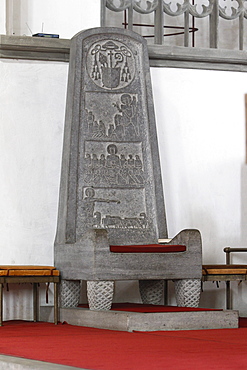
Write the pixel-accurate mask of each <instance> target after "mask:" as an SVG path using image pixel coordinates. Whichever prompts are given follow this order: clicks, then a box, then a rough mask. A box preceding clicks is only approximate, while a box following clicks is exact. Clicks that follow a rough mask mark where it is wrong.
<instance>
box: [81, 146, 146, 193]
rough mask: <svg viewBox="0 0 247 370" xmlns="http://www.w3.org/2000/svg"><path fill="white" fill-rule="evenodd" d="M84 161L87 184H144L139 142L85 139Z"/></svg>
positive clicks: (127, 185)
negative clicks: (110, 141) (106, 141)
mask: <svg viewBox="0 0 247 370" xmlns="http://www.w3.org/2000/svg"><path fill="white" fill-rule="evenodd" d="M131 150H132V151H131ZM127 153H128V154H127ZM84 163H85V171H84V173H85V175H84V181H85V183H87V184H92V185H98V184H101V185H105V186H112V185H120V186H126V187H129V186H143V185H144V171H143V161H142V154H141V144H140V143H124V144H120V143H116V144H114V143H110V144H108V143H101V142H93V141H91V142H89V141H87V142H86V151H85V162H84Z"/></svg>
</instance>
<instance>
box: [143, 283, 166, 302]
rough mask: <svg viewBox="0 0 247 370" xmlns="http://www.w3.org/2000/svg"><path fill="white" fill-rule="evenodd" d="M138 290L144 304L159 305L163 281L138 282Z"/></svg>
mask: <svg viewBox="0 0 247 370" xmlns="http://www.w3.org/2000/svg"><path fill="white" fill-rule="evenodd" d="M139 290H140V294H141V299H142V302H143V303H144V304H161V303H162V297H163V293H164V280H139Z"/></svg>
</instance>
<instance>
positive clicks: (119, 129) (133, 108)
mask: <svg viewBox="0 0 247 370" xmlns="http://www.w3.org/2000/svg"><path fill="white" fill-rule="evenodd" d="M137 99H138V97H137V94H127V93H125V94H102V93H100V94H99V93H87V94H86V104H85V106H86V107H85V109H86V122H87V135H88V136H89V137H91V138H93V139H97V138H112V139H114V140H119V141H121V140H129V141H132V140H133V139H136V138H139V137H140V127H139V120H138V117H139V110H138V105H137V103H138V100H137ZM99 105H100V106H104V107H105V109H104V111H103V112H102V109H101V110H99V109H98V107H99Z"/></svg>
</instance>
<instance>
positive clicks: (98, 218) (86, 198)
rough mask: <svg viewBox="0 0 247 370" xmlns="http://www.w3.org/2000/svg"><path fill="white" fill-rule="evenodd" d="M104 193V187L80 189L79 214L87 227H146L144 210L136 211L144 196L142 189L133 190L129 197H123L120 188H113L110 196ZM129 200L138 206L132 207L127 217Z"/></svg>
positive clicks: (146, 221)
mask: <svg viewBox="0 0 247 370" xmlns="http://www.w3.org/2000/svg"><path fill="white" fill-rule="evenodd" d="M111 190H112V189H111ZM96 193H97V194H96ZM102 194H103V195H102ZM105 194H106V189H102V188H95V189H94V188H92V187H85V188H84V189H83V190H82V208H81V216H82V217H83V219H84V222H85V226H86V227H87V228H92V227H93V228H105V229H147V227H148V220H147V215H146V212H144V211H142V212H139V213H138V209H140V204H141V203H140V201H141V200H143V197H144V196H143V190H142V189H138V190H133V192H132V194H131V195H130V196H129V198H123V197H122V190H120V189H118V190H117V189H115V190H113V191H112V196H110V195H109V196H106V195H105ZM120 199H121V200H120ZM129 202H132V203H134V204H136V205H137V204H138V207H134V208H133V211H132V213H133V217H127V216H129V209H128V208H129V206H128V203H129ZM135 213H136V215H135Z"/></svg>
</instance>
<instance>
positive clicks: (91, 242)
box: [55, 28, 201, 280]
mask: <svg viewBox="0 0 247 370" xmlns="http://www.w3.org/2000/svg"><path fill="white" fill-rule="evenodd" d="M159 238H167V229H166V218H165V207H164V197H163V188H162V181H161V172H160V163H159V151H158V144H157V135H156V124H155V117H154V108H153V98H152V89H151V81H150V73H149V61H148V51H147V46H146V42H145V40H144V39H143V38H142V37H141V36H139V35H137V34H135V33H133V32H130V31H128V30H121V29H116V28H109V29H107V28H105V29H102V28H97V29H91V30H87V31H84V32H80V33H79V34H77V35H76V36H75V37H74V38H73V39H72V43H71V52H70V71H69V81H68V95H67V107H66V123H65V136H64V150H63V165H62V175H61V188H60V203H59V213H58V227H57V235H56V241H55V265H56V267H57V268H59V269H60V270H61V273H62V278H63V279H67V280H77V279H81V280H124V279H127V280H130V279H140V280H145V279H150V280H151V279H185V278H186V279H193V278H201V236H200V232H199V231H198V230H184V231H182V232H181V233H179V234H178V235H177V236H176V237H175V238H173V239H172V240H171V241H170V242H169V243H168V244H185V245H186V246H187V251H186V252H182V253H169V254H161V253H146V254H144V253H141V254H138V253H127V254H122V253H111V252H110V250H109V244H115V245H122V244H125V245H128V244H151V243H157V242H158V239H159Z"/></svg>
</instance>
